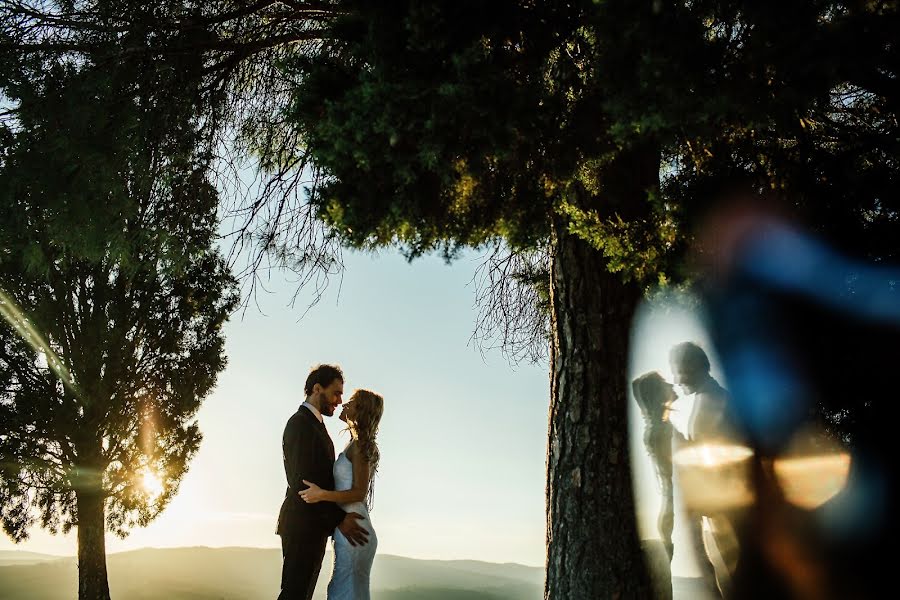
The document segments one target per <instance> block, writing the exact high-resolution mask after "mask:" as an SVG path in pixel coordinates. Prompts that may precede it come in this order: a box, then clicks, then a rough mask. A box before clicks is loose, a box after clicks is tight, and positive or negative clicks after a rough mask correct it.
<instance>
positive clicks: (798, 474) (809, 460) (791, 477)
mask: <svg viewBox="0 0 900 600" xmlns="http://www.w3.org/2000/svg"><path fill="white" fill-rule="evenodd" d="M849 472H850V455H849V454H847V453H846V452H840V453H834V454H822V455H819V456H800V457H790V458H779V459H778V460H776V461H775V476H776V477H777V478H778V484H779V486H781V491H782V492H783V493H784V497H785V498H786V499H787V500H788V501H789V502H791V503H792V504H794V505H796V506H799V507H800V508H806V509H810V510H812V509H814V508H817V507H819V506H821V505H822V504H825V503H826V502H827V501H829V500H831V499H832V498H834V497H835V496H836V495H837V494H838V492H840V491H841V490H842V489H844V486H845V485H846V484H847V475H848V474H849Z"/></svg>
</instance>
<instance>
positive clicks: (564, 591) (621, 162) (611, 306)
mask: <svg viewBox="0 0 900 600" xmlns="http://www.w3.org/2000/svg"><path fill="white" fill-rule="evenodd" d="M659 156H660V155H659V150H658V148H657V147H656V146H654V145H653V144H645V145H643V146H639V147H635V148H634V149H633V150H630V151H626V152H623V153H621V154H620V156H619V158H618V159H617V160H616V161H615V162H613V164H612V165H610V166H609V167H608V168H607V169H608V170H607V171H606V173H604V178H603V181H604V183H605V186H604V188H605V191H604V197H603V203H604V206H606V207H607V211H609V210H610V207H615V208H616V212H618V214H619V215H620V216H623V217H624V218H625V219H627V220H631V219H640V218H641V214H640V213H641V212H643V211H646V209H647V206H648V205H647V193H648V191H650V190H652V189H654V188H656V187H658V185H659ZM553 246H554V247H553V248H552V251H553V260H552V263H551V270H550V296H551V311H552V312H551V319H552V320H551V325H552V331H551V335H552V341H551V343H552V347H551V350H550V352H551V355H550V377H551V383H550V431H549V448H548V453H547V454H548V455H547V544H548V548H547V583H546V588H545V597H546V598H547V599H548V600H579V599H590V600H594V599H597V598H615V599H624V598H640V599H642V600H643V599H647V598H653V597H654V594H653V591H652V590H653V586H652V582H651V579H650V576H649V573H648V571H647V569H646V567H645V560H644V555H643V551H642V548H641V541H640V539H639V538H638V532H637V523H636V518H635V507H634V493H633V488H632V480H631V461H630V456H629V451H628V391H627V390H628V387H627V386H628V362H629V356H628V348H629V343H628V342H629V337H630V331H631V325H632V323H631V322H632V317H633V316H634V311H635V308H636V306H637V303H638V301H639V299H640V297H641V289H640V287H639V286H638V285H637V284H635V283H626V282H625V281H624V280H623V278H622V276H621V274H619V273H610V272H609V269H608V264H607V259H606V258H605V257H604V256H603V254H602V252H600V251H599V250H597V249H596V248H594V247H593V246H591V245H590V244H588V243H587V242H585V241H584V240H582V239H581V238H578V237H577V236H575V235H572V234H571V233H569V231H568V227H567V223H566V221H565V220H564V219H563V218H561V217H557V218H556V219H554V232H553Z"/></svg>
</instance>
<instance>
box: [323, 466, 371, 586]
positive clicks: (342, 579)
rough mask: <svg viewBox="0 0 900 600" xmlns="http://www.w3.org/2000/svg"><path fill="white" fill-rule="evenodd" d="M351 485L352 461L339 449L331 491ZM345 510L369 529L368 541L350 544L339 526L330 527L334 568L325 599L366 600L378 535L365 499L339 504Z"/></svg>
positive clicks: (348, 487) (346, 488)
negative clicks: (362, 544)
mask: <svg viewBox="0 0 900 600" xmlns="http://www.w3.org/2000/svg"><path fill="white" fill-rule="evenodd" d="M352 487H353V463H351V462H350V459H348V458H347V456H346V455H345V454H344V453H343V452H341V453H340V455H339V456H338V457H337V460H336V461H334V489H335V491H344V490H349V489H350V488H352ZM339 506H340V507H341V508H342V509H343V510H344V511H345V512H348V513H350V512H355V513H359V514H361V515H362V516H363V517H364V518H362V519H359V520H358V521H357V523H359V525H360V526H361V527H363V528H364V529H366V530H368V532H369V538H368V539H369V541H368V543H367V544H365V545H364V546H351V545H350V542H348V541H347V538H345V537H344V534H343V533H341V532H340V530H339V529H335V530H334V571H333V572H332V573H331V582H330V583H329V584H328V600H369V575H370V574H371V572H372V562H373V561H374V560H375V550H376V549H377V547H378V538H377V537H376V535H375V529H374V528H373V527H372V521H371V520H370V519H369V511H368V509H367V508H366V504H365V502H349V503H347V504H339Z"/></svg>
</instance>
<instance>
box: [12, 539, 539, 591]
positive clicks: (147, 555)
mask: <svg viewBox="0 0 900 600" xmlns="http://www.w3.org/2000/svg"><path fill="white" fill-rule="evenodd" d="M6 554H12V555H15V554H19V553H16V552H11V553H6ZM21 554H23V555H24V554H26V553H21ZM42 556H44V555H36V556H33V557H32V558H36V557H42ZM0 558H2V557H0ZM21 558H22V559H24V558H25V557H24V556H22V557H21ZM45 558H46V557H45ZM49 558H50V559H53V560H43V561H36V560H32V561H30V562H31V564H27V562H29V561H24V560H22V561H15V560H13V557H10V558H9V560H8V562H6V563H0V564H2V565H3V566H0V600H7V599H9V600H13V599H15V600H38V599H40V600H71V599H72V598H75V595H76V594H75V590H76V589H77V581H78V571H77V567H76V564H75V559H74V558H58V557H49ZM35 563H36V564H35ZM107 563H108V566H109V586H110V592H111V594H112V597H113V598H114V600H163V599H165V600H169V599H172V600H176V599H178V600H257V599H260V600H262V599H266V600H272V599H273V598H275V597H276V596H278V587H279V579H280V576H281V552H280V550H277V549H271V550H270V549H261V548H202V547H201V548H166V549H149V548H148V549H143V550H136V551H133V552H122V553H118V554H111V555H109V557H108V558H107ZM330 574H331V554H330V553H327V554H326V555H325V564H324V565H323V566H322V576H321V578H320V580H319V585H318V586H317V589H316V595H315V598H316V599H317V600H319V599H321V600H324V598H325V588H326V586H327V585H328V578H329V576H330ZM543 579H544V573H543V569H540V568H536V567H526V566H522V565H517V564H506V565H502V564H492V563H483V562H477V561H431V560H416V559H411V558H403V557H400V556H391V555H379V556H378V557H376V559H375V566H374V567H373V569H372V597H373V600H413V599H416V600H463V599H467V600H514V599H515V600H540V598H542V591H543Z"/></svg>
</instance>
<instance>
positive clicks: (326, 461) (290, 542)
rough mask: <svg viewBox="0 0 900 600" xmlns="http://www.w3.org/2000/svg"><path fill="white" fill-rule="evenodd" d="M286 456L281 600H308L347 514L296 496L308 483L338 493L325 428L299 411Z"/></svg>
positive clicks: (290, 425) (289, 428)
mask: <svg viewBox="0 0 900 600" xmlns="http://www.w3.org/2000/svg"><path fill="white" fill-rule="evenodd" d="M282 451H283V453H284V474H285V475H286V476H287V483H288V488H287V491H286V492H285V498H284V502H283V503H282V504H281V511H280V512H279V514H278V529H277V530H276V533H278V535H280V536H281V550H282V554H283V555H284V566H283V567H282V570H281V594H279V596H278V600H308V599H309V598H312V595H313V590H315V587H316V579H318V576H319V570H320V569H321V567H322V557H323V556H324V554H325V543H326V542H327V540H328V536H329V535H331V533H332V532H333V531H334V528H335V527H337V525H338V524H339V523H340V522H341V521H342V520H343V518H344V511H342V510H341V509H340V508H339V507H338V506H337V505H336V504H334V503H332V502H318V503H316V504H307V503H306V502H304V501H303V500H302V499H301V498H300V496H298V492H300V491H301V490H303V489H306V485H305V484H304V483H303V480H304V479H305V480H307V481H312V482H313V483H315V484H316V485H318V486H319V487H321V488H322V489H325V490H333V489H334V473H333V471H332V469H333V467H334V445H333V444H332V443H331V438H330V437H329V436H328V432H327V431H326V430H325V425H324V424H323V423H320V422H319V420H318V419H317V418H316V416H315V415H314V414H313V413H312V411H310V410H309V409H308V408H306V407H305V406H301V407H300V408H299V409H298V410H297V412H296V413H294V415H293V416H292V417H291V418H290V419H288V422H287V425H286V426H285V428H284V437H283V438H282Z"/></svg>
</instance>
